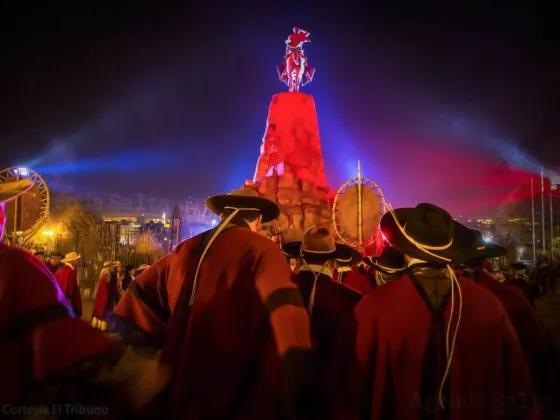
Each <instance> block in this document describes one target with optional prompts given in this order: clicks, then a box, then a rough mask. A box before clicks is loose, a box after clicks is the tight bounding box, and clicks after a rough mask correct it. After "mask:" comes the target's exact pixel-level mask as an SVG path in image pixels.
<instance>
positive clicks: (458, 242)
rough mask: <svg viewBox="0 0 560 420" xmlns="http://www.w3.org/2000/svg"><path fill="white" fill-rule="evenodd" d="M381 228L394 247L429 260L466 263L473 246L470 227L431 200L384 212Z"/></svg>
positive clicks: (412, 255)
mask: <svg viewBox="0 0 560 420" xmlns="http://www.w3.org/2000/svg"><path fill="white" fill-rule="evenodd" d="M380 229H381V231H382V232H383V236H384V237H385V238H386V239H387V240H388V241H389V243H390V244H391V245H392V246H393V247H394V248H396V249H398V250H399V251H400V252H402V253H403V254H405V255H408V256H409V257H412V258H416V259H419V260H422V261H426V262H428V263H434V264H463V263H465V262H466V261H468V260H469V259H470V258H469V256H470V254H472V249H473V247H474V240H473V238H474V237H473V234H472V233H471V231H470V229H469V228H467V227H466V226H463V225H461V224H460V223H459V222H457V221H455V220H453V217H451V215H450V214H449V213H448V212H447V211H445V210H444V209H442V208H441V207H438V206H436V205H433V204H429V203H420V204H418V205H417V206H416V207H414V208H410V207H407V208H400V209H395V210H391V211H389V212H387V213H385V214H384V215H383V217H382V218H381V222H380Z"/></svg>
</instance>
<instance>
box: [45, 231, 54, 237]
mask: <svg viewBox="0 0 560 420" xmlns="http://www.w3.org/2000/svg"><path fill="white" fill-rule="evenodd" d="M43 235H45V236H53V235H54V232H53V231H52V230H45V231H44V232H43Z"/></svg>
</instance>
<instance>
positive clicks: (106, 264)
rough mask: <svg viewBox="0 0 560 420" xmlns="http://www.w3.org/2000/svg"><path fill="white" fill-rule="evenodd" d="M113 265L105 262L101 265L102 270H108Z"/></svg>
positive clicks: (110, 262)
mask: <svg viewBox="0 0 560 420" xmlns="http://www.w3.org/2000/svg"><path fill="white" fill-rule="evenodd" d="M112 265H113V263H112V261H105V262H104V263H103V268H109V267H111V266H112Z"/></svg>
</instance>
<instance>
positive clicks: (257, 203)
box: [206, 194, 280, 223]
mask: <svg viewBox="0 0 560 420" xmlns="http://www.w3.org/2000/svg"><path fill="white" fill-rule="evenodd" d="M206 207H208V209H209V210H210V211H211V212H212V213H214V214H215V215H218V216H219V215H220V214H222V213H223V212H224V210H225V208H226V207H233V208H236V209H257V210H258V211H259V213H260V214H261V215H262V223H268V222H271V221H273V220H274V219H277V218H278V216H280V207H278V205H277V204H276V203H275V202H274V201H271V200H269V199H267V198H263V197H254V196H244V195H231V194H220V195H214V196H212V197H208V199H207V200H206Z"/></svg>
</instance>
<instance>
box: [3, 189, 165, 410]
mask: <svg viewBox="0 0 560 420" xmlns="http://www.w3.org/2000/svg"><path fill="white" fill-rule="evenodd" d="M32 186H33V183H32V182H31V181H30V180H29V179H25V180H22V181H18V182H5V183H2V184H0V300H1V301H2V305H0V372H1V373H2V374H1V375H0V406H1V407H2V413H3V414H5V415H12V416H14V418H16V417H17V416H19V415H21V414H35V415H37V414H45V416H46V415H48V411H52V410H50V409H49V407H58V411H59V412H58V413H54V414H59V415H72V414H76V413H72V412H70V411H69V408H68V407H74V408H75V407H77V406H78V405H82V406H83V407H86V406H87V407H91V406H96V407H103V409H107V411H104V415H105V416H104V417H105V418H108V419H111V418H122V416H123V415H125V414H128V413H129V412H128V410H129V409H131V408H133V407H136V408H138V407H140V406H142V405H144V404H146V403H147V402H148V401H149V400H151V399H152V398H153V397H154V396H155V395H156V394H157V393H159V392H161V390H163V388H164V387H165V386H166V384H167V383H168V380H166V379H165V378H164V376H163V375H162V376H157V375H156V376H157V380H156V381H155V382H157V386H156V385H154V386H153V387H152V386H146V384H147V383H148V382H149V381H151V380H153V379H154V378H156V377H155V376H151V373H153V372H154V370H155V371H158V366H159V358H158V357H156V358H149V360H148V363H145V362H146V359H145V358H138V357H130V354H128V353H127V352H125V351H124V349H122V348H119V347H112V346H111V344H110V343H109V342H108V341H107V339H106V338H105V336H104V334H103V333H102V332H101V331H99V330H96V329H94V328H91V327H90V326H88V325H87V324H86V323H85V322H83V321H82V320H81V319H79V318H78V317H75V315H74V313H73V311H72V308H71V307H70V304H69V302H68V301H67V299H66V297H65V296H64V294H63V293H62V292H61V290H60V288H59V287H58V285H57V283H56V281H55V279H54V278H53V275H52V273H51V272H50V270H49V269H48V268H47V267H46V266H45V265H44V264H42V263H40V262H39V261H37V260H36V259H35V258H33V257H32V256H31V255H30V254H28V253H27V252H25V251H24V250H22V249H19V248H15V247H9V246H6V245H3V244H1V239H2V236H3V233H4V227H5V223H6V214H5V210H4V209H5V207H4V205H5V203H6V202H7V201H8V200H12V199H15V198H16V197H18V196H19V195H21V194H23V193H25V192H26V191H27V190H29V189H30V188H31V187H32ZM125 355H126V357H123V356H125ZM125 359H127V360H129V361H131V362H132V365H131V364H129V363H127V361H126V360H125ZM133 366H135V367H133ZM154 368H155V369H154ZM158 372H160V373H163V372H162V371H158ZM139 384H143V385H141V386H139ZM158 387H159V388H158ZM115 391H117V393H115ZM114 395H118V398H115V397H114ZM51 414H52V413H51ZM88 414H90V413H89V410H88ZM113 415H114V416H115V417H110V416H113ZM49 418H50V417H49ZM85 418H91V417H90V416H89V415H88V416H85Z"/></svg>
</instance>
